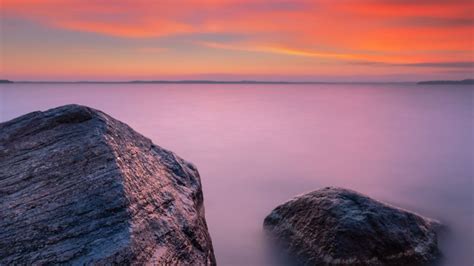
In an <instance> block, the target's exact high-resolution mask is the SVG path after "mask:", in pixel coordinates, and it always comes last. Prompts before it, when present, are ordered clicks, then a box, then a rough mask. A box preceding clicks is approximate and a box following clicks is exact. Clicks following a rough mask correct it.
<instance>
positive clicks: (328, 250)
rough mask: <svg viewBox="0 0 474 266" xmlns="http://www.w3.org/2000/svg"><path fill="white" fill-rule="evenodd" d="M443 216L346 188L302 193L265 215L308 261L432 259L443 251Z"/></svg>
mask: <svg viewBox="0 0 474 266" xmlns="http://www.w3.org/2000/svg"><path fill="white" fill-rule="evenodd" d="M438 226H439V223H438V222H437V221H434V220H431V219H428V218H424V217H421V216H419V215H417V214H414V213H412V212H408V211H405V210H402V209H399V208H395V207H392V206H389V205H387V204H384V203H381V202H379V201H376V200H373V199H371V198H369V197H367V196H364V195H362V194H360V193H357V192H354V191H351V190H347V189H342V188H331V187H329V188H324V189H321V190H316V191H314V192H310V193H308V194H305V195H302V196H298V197H296V198H294V199H292V200H290V201H288V202H286V203H284V204H282V205H280V206H278V207H277V208H276V209H275V210H273V211H272V212H271V213H270V214H269V215H268V216H267V217H266V218H265V221H264V228H265V230H266V231H267V232H268V235H269V236H270V237H271V239H273V240H275V241H276V242H277V243H278V245H280V246H281V247H282V248H284V249H285V250H286V251H287V252H288V253H289V254H290V255H291V256H292V257H293V258H294V259H295V260H297V261H298V262H299V263H300V264H303V265H426V264H427V263H429V262H432V261H433V260H434V259H436V257H437V256H438V255H439V250H438V247H437V234H436V231H435V229H436V228H437V227H438Z"/></svg>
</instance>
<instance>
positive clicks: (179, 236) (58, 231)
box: [0, 105, 215, 265]
mask: <svg viewBox="0 0 474 266" xmlns="http://www.w3.org/2000/svg"><path fill="white" fill-rule="evenodd" d="M32 263H34V264H40V265H41V264H58V263H61V264H75V265H79V264H80V265H82V264H139V265H142V264H154V265H170V264H171V265H213V264H215V258H214V254H213V248H212V243H211V238H210V236H209V233H208V230H207V225H206V220H205V218H204V206H203V194H202V190H201V182H200V178H199V174H198V171H197V170H196V168H195V167H194V166H193V165H192V164H190V163H188V162H186V161H184V160H183V159H181V158H179V157H178V156H176V155H175V154H174V153H172V152H170V151H167V150H165V149H163V148H160V147H158V146H156V145H154V144H153V143H152V142H151V141H150V140H149V139H147V138H145V137H143V136H142V135H140V134H138V133H137V132H135V131H134V130H132V129H131V128H130V127H128V126H127V125H125V124H124V123H121V122H119V121H117V120H115V119H113V118H112V117H110V116H108V115H106V114H104V113H102V112H100V111H97V110H94V109H91V108H88V107H83V106H78V105H68V106H63V107H59V108H55V109H51V110H49V111H46V112H34V113H30V114H27V115H24V116H21V117H19V118H16V119H14V120H11V121H8V122H5V123H2V124H0V265H12V264H32Z"/></svg>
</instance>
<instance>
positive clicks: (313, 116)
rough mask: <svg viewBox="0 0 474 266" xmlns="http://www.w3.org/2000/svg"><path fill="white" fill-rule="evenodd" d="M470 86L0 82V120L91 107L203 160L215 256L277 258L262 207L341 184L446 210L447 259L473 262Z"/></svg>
mask: <svg viewBox="0 0 474 266" xmlns="http://www.w3.org/2000/svg"><path fill="white" fill-rule="evenodd" d="M473 102H474V88H473V87H472V86H456V87H449V86H421V85H414V84H411V85H410V84H405V85H400V84H398V85H380V84H378V85H376V84H372V85H218V84H217V85H203V84H201V85H173V84H169V85H163V84H135V85H133V84H6V85H0V121H6V120H9V119H11V118H14V117H16V116H19V115H22V114H25V113H28V112H31V111H36V110H46V109H48V108H52V107H56V106H59V105H64V104H69V103H77V104H84V105H88V106H91V107H94V108H97V109H100V110H103V111H104V112H106V113H108V114H110V115H112V116H114V117H115V118H117V119H119V120H122V121H124V122H126V123H128V124H129V125H130V126H132V127H133V128H134V129H136V130H137V131H139V132H140V133H142V134H143V135H145V136H147V137H150V138H151V139H152V140H153V141H154V142H155V143H156V144H158V145H160V146H163V147H165V148H168V149H170V150H172V151H174V152H176V153H177V154H179V155H180V156H181V157H183V158H185V159H186V160H189V161H191V162H193V163H194V164H196V165H197V167H198V169H199V171H200V173H201V178H202V183H203V187H204V197H205V208H206V217H207V221H208V226H209V230H210V233H211V236H212V239H213V244H214V248H215V253H216V257H217V261H218V263H219V264H220V265H274V264H276V263H277V262H275V261H274V258H273V257H272V256H271V255H268V253H267V252H266V249H265V244H264V241H263V240H262V222H263V219H264V217H265V216H266V215H267V214H268V213H269V212H270V211H271V210H272V209H273V208H274V207H276V206H277V205H278V204H281V203H283V202H284V201H286V200H288V199H289V198H291V197H293V196H295V195H297V194H300V193H303V192H307V191H311V190H314V189H318V188H321V187H325V186H342V187H345V188H351V189H355V190H357V191H360V192H362V193H366V194H368V195H370V196H372V197H375V198H377V199H380V200H383V201H386V202H389V203H392V204H396V205H398V206H402V207H404V208H407V209H410V210H413V211H416V212H419V213H421V214H424V215H426V216H430V217H433V218H436V219H439V220H441V221H442V222H444V223H445V224H446V225H447V226H448V230H447V231H446V232H445V233H444V234H443V235H441V238H440V240H439V242H440V245H441V248H442V252H443V264H444V265H473V263H474V255H473V251H474V234H473V224H474V221H473V216H474V210H473V188H474V187H473V176H474V174H473V150H474V134H473V119H474V118H473V117H474V113H473V108H474V107H473Z"/></svg>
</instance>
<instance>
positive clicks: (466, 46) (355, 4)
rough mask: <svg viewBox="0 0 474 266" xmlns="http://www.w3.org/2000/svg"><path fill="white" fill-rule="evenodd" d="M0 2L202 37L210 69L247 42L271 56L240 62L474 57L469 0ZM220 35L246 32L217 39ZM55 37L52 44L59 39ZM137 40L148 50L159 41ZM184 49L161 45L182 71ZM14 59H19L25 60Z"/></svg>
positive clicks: (55, 18) (12, 8) (110, 30)
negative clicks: (149, 43) (210, 37)
mask: <svg viewBox="0 0 474 266" xmlns="http://www.w3.org/2000/svg"><path fill="white" fill-rule="evenodd" d="M0 8H1V9H2V10H1V11H2V14H4V19H6V18H14V19H17V20H27V21H32V22H34V23H38V24H40V25H42V26H43V27H47V28H54V29H62V30H66V31H71V32H76V31H80V32H91V33H96V34H99V35H104V36H114V37H118V38H120V39H126V40H130V39H131V40H133V41H134V40H135V39H166V38H170V37H174V36H180V37H181V39H180V40H181V42H182V43H186V44H195V45H196V46H197V47H195V49H197V50H198V49H199V48H202V47H206V51H205V52H206V56H207V58H210V59H209V61H211V60H215V64H213V65H212V66H211V67H210V68H209V69H207V71H209V72H216V71H218V70H219V69H222V68H224V67H226V68H228V69H229V71H231V70H236V69H231V68H229V67H228V66H224V65H225V64H227V63H228V61H225V60H224V59H223V58H232V59H235V57H238V56H239V53H242V52H253V53H261V54H265V55H266V56H265V57H263V58H256V57H255V56H254V58H253V59H252V58H248V59H245V60H242V62H241V64H242V65H239V66H238V71H243V70H244V69H252V70H253V71H263V72H265V71H267V72H272V71H281V72H283V71H290V70H291V69H293V70H295V71H302V70H304V71H307V72H312V71H323V70H322V68H320V67H319V66H318V65H317V64H319V63H320V62H332V63H334V64H337V65H340V64H348V69H350V68H354V66H353V65H350V64H352V63H353V62H371V63H374V62H376V63H384V64H381V65H391V66H394V65H398V66H399V67H400V69H401V70H400V71H403V65H405V66H406V67H407V66H409V65H410V64H421V66H425V65H423V63H436V62H461V61H466V62H468V61H474V55H473V47H474V43H473V37H472V36H473V34H474V18H473V12H474V2H473V1H472V0H453V1H439V0H420V1H399V0H340V1H333V0H314V1H310V0H301V1H297V0H295V1H279V0H272V1H270V0H268V1H266V0H238V1H237V0H181V1H154V0H117V1H103V0H88V1H84V0H3V2H2V5H1V7H0ZM206 34H208V35H209V34H213V36H217V37H215V38H217V40H212V41H209V40H207V39H199V36H203V35H206ZM221 35H238V36H244V37H245V38H244V40H240V39H237V40H233V39H232V40H225V41H221V40H219V36H221ZM5 42H7V43H6V45H5V46H7V47H16V46H18V45H15V44H14V43H8V42H9V41H8V39H7V40H6V41H5ZM50 43H52V44H53V45H54V39H51V40H50ZM82 45H85V44H84V43H83V44H82ZM88 45H89V44H88ZM169 45H170V46H172V44H169ZM77 46H81V43H79V44H77ZM188 48H189V47H188ZM6 49H7V52H6V53H5V54H6V55H5V57H8V58H7V59H8V60H9V62H13V61H14V60H15V56H16V57H18V58H23V57H21V56H20V54H21V53H22V52H23V53H26V52H25V51H21V50H19V48H6ZM131 49H133V50H135V51H141V53H142V54H143V53H147V52H149V53H154V54H156V51H157V50H153V51H154V52H153V51H152V50H146V49H142V48H140V47H132V48H131ZM179 49H187V48H176V47H161V46H160V49H159V54H160V55H163V56H168V57H169V58H171V57H173V56H175V57H177V59H176V61H180V62H186V64H188V65H192V66H195V67H193V68H192V69H191V68H184V67H183V66H178V65H177V66H176V71H179V68H180V67H181V68H182V69H183V71H191V70H192V71H197V70H198V69H200V67H199V64H200V62H198V61H192V60H198V59H199V60H201V59H202V58H200V57H198V56H196V58H194V57H192V56H190V55H189V54H188V53H187V50H181V51H180V50H179ZM52 50H54V49H52ZM174 50H178V51H174ZM30 52H31V51H28V52H27V53H28V54H29V53H30ZM174 52H176V53H174ZM198 52H202V51H200V50H198ZM31 53H33V52H31ZM38 53H39V51H38ZM104 53H105V54H109V52H108V51H104ZM184 54H186V57H185V55H184ZM36 56H37V57H40V55H36ZM51 56H52V57H54V56H53V55H51ZM110 57H112V55H110ZM41 58H44V57H43V56H41ZM275 58H277V59H278V60H281V62H282V63H284V65H286V66H288V67H287V68H286V69H278V70H277V69H276V68H277V67H276V66H269V62H273V61H271V60H276V59H275ZM90 60H92V61H93V60H94V58H90ZM95 60H97V61H98V60H99V59H97V58H96V59H95ZM265 60H267V61H265ZM303 60H311V61H303ZM102 61H103V60H102ZM303 62H304V63H303ZM98 63H99V62H98ZM58 64H60V63H58ZM137 64H139V63H137ZM160 64H164V63H163V62H157V61H154V62H147V71H149V72H153V70H156V71H162V70H163V69H165V67H164V66H163V65H160ZM304 64H312V65H310V66H306V65H304ZM15 65H16V66H17V67H18V68H20V69H21V65H20V64H18V63H16V64H15ZM303 65H304V66H303ZM439 65H440V66H442V65H445V66H447V67H448V66H450V64H439ZM460 65H461V66H462V65H463V64H460ZM349 66H350V68H349ZM377 66H380V65H377ZM426 66H430V65H426ZM431 66H434V65H431ZM436 66H437V65H436ZM108 67H111V66H108ZM375 67H376V66H375V65H374V66H373V67H372V68H375ZM83 68H87V67H86V66H83ZM90 68H92V67H90ZM236 68H237V67H236ZM366 68H370V65H369V64H368V65H366V66H364V69H366ZM35 69H36V68H35ZM37 69H41V67H38V68H37ZM15 71H20V70H18V69H16V70H15ZM124 71H125V70H124ZM127 71H131V70H130V69H127ZM236 71H237V70H236ZM324 71H326V70H324ZM334 71H340V69H339V70H334ZM347 71H348V70H347ZM381 71H382V70H381Z"/></svg>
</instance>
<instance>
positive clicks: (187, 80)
mask: <svg viewBox="0 0 474 266" xmlns="http://www.w3.org/2000/svg"><path fill="white" fill-rule="evenodd" d="M472 80H473V79H469V78H467V79H461V80H419V81H285V80H280V81H270V80H207V79H204V80H201V79H196V80H194V79H183V80H125V81H117V80H115V81H114V80H105V81H99V80H74V81H70V80H69V81H68V80H65V81H62V80H45V81H37V80H18V81H15V80H8V79H0V83H1V84H12V83H17V84H18V83H45V84H48V83H49V84H55V83H56V84H69V83H72V84H296V85H297V84H301V85H304V84H416V83H425V82H430V83H439V82H455V83H458V82H459V83H461V82H466V81H472ZM2 81H3V82H2Z"/></svg>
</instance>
